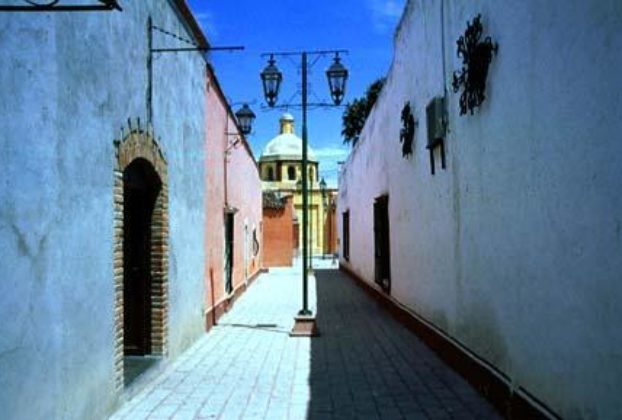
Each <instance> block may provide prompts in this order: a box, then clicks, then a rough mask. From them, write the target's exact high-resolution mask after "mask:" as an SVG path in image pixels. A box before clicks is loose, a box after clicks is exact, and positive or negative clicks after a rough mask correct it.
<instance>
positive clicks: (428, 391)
mask: <svg viewBox="0 0 622 420" xmlns="http://www.w3.org/2000/svg"><path fill="white" fill-rule="evenodd" d="M318 262H319V264H318V263H314V265H315V266H316V268H317V266H318V265H320V266H322V265H323V266H324V267H327V266H329V264H327V263H328V260H327V261H326V263H324V264H322V262H321V261H318ZM315 276H316V279H315V280H314V279H313V277H311V279H310V280H311V283H310V299H311V306H312V309H314V312H316V313H317V322H318V328H319V330H320V334H321V336H319V337H316V338H312V339H310V338H291V337H289V332H290V330H291V328H292V325H293V316H294V314H295V313H296V312H297V310H298V309H299V308H298V305H299V299H297V297H299V296H300V294H301V288H300V264H297V265H295V266H294V267H293V268H280V269H279V268H277V269H271V270H270V272H269V273H268V274H264V275H262V276H260V277H259V279H258V280H257V281H256V283H254V284H253V285H252V286H251V287H250V288H249V290H248V292H247V293H246V294H245V295H244V296H243V297H242V298H241V299H240V300H239V301H238V302H237V303H236V305H235V306H234V307H233V309H232V310H231V311H230V312H228V313H227V314H225V315H224V316H223V317H222V318H221V319H220V321H219V322H218V325H216V326H215V327H214V328H213V330H212V331H211V332H210V333H209V334H207V335H205V336H204V337H203V338H201V339H200V340H199V341H198V342H197V343H196V344H195V345H194V346H192V347H191V348H190V349H189V350H188V351H187V352H185V353H184V354H183V355H182V356H180V357H179V358H178V359H177V361H176V362H175V363H173V364H172V365H171V366H170V367H169V368H168V369H166V370H165V371H164V372H163V373H162V374H161V375H160V376H159V377H157V379H155V380H153V381H151V383H150V384H149V385H147V386H146V387H144V388H143V389H142V391H141V392H139V393H138V394H137V395H135V396H134V397H133V398H131V399H130V400H129V401H127V402H126V403H125V404H124V405H123V406H122V407H121V408H120V409H119V410H118V411H117V412H116V413H115V414H114V415H113V417H112V419H114V420H117V419H118V420H120V419H142V418H150V419H164V418H167V419H168V418H171V419H193V418H221V419H237V418H245V419H284V418H289V419H305V418H306V419H331V418H362V419H406V418H407V419H428V418H429V419H442V418H460V419H467V418H476V419H486V418H497V414H496V412H495V411H494V409H493V408H492V407H491V406H490V405H489V404H488V403H487V402H486V401H485V400H484V399H483V398H482V397H481V396H480V395H479V394H477V393H476V391H475V390H473V389H472V388H471V387H470V386H469V385H468V384H467V383H466V382H465V381H464V380H463V379H462V378H461V377H460V376H458V375H457V374H456V373H454V372H453V371H452V370H451V369H450V368H448V367H447V366H446V365H444V364H443V362H442V361H440V360H439V359H438V357H437V356H435V355H434V354H433V353H432V352H431V351H430V350H429V349H428V348H427V347H426V346H425V345H424V344H423V343H422V342H421V341H420V340H419V339H418V338H417V337H416V336H415V335H414V334H412V333H411V332H410V331H409V330H407V329H406V328H405V327H403V326H402V325H401V324H400V323H398V322H397V321H396V320H394V319H393V318H392V317H391V316H390V315H389V314H388V312H386V311H385V310H384V309H383V308H381V307H380V306H379V305H378V304H376V302H375V301H373V300H372V299H371V298H370V297H369V296H368V295H367V294H366V293H365V292H364V291H363V290H362V289H360V288H359V287H358V286H356V284H355V283H354V282H353V281H352V279H350V278H349V277H348V276H347V275H346V274H344V273H343V272H340V271H338V270H336V269H334V268H320V269H316V271H315Z"/></svg>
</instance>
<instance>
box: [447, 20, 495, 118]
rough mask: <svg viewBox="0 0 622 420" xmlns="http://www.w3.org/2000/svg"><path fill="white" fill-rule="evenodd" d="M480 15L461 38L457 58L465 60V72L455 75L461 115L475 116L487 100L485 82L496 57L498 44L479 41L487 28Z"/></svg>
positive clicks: (490, 41)
mask: <svg viewBox="0 0 622 420" xmlns="http://www.w3.org/2000/svg"><path fill="white" fill-rule="evenodd" d="M481 17H482V16H481V15H477V16H476V17H475V18H474V19H473V22H472V23H469V22H467V28H466V31H464V35H463V36H461V37H460V38H458V41H457V42H456V44H457V45H458V51H457V55H458V57H462V69H461V70H460V71H455V72H454V77H453V82H452V87H453V90H454V93H456V92H458V91H459V90H460V88H461V87H462V94H461V95H460V115H464V114H466V113H467V111H468V112H470V113H471V115H473V111H474V110H475V108H477V107H478V106H480V105H481V104H482V102H484V100H485V99H486V95H485V91H486V78H487V77H488V67H489V66H490V62H491V61H492V55H493V53H494V54H495V55H496V54H497V51H498V49H499V44H497V43H496V42H495V43H493V42H492V39H491V38H490V37H489V36H487V37H486V38H485V39H484V40H483V41H480V39H481V37H482V33H483V31H484V28H483V27H482V23H481Z"/></svg>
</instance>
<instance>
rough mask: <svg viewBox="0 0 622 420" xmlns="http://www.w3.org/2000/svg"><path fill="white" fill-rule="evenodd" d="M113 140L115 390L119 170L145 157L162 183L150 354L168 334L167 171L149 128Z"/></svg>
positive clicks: (119, 346) (159, 350) (154, 232)
mask: <svg viewBox="0 0 622 420" xmlns="http://www.w3.org/2000/svg"><path fill="white" fill-rule="evenodd" d="M128 124H129V128H130V130H129V132H123V131H122V132H121V138H120V139H119V140H115V141H114V145H115V158H116V159H115V166H114V186H113V206H114V237H113V256H114V262H113V266H114V274H113V277H114V278H113V281H114V297H115V300H114V315H113V316H114V339H115V343H114V371H115V387H116V389H117V391H121V389H123V386H124V383H123V377H124V375H123V373H124V372H123V356H124V353H123V308H124V307H123V305H124V302H123V232H124V231H123V211H124V201H125V200H124V196H123V194H124V193H123V171H124V170H125V168H127V167H128V166H129V165H130V164H131V163H132V162H133V161H134V160H136V159H138V158H142V159H145V160H146V161H148V162H149V163H150V164H151V165H152V166H153V168H154V170H155V172H156V173H157V174H158V177H159V178H160V181H161V183H162V186H161V189H160V192H159V194H158V197H157V198H156V203H155V206H154V210H153V215H152V221H151V323H152V325H151V354H153V355H159V356H165V355H166V352H167V336H168V243H169V242H168V239H169V223H168V172H167V164H166V160H165V159H164V155H163V153H162V150H161V149H160V146H159V144H158V142H157V141H156V139H155V138H154V136H153V134H152V133H151V130H149V131H148V132H146V131H144V130H142V129H141V128H140V123H138V122H137V126H138V127H137V128H132V125H131V122H130V121H129V120H128Z"/></svg>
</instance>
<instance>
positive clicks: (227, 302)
mask: <svg viewBox="0 0 622 420" xmlns="http://www.w3.org/2000/svg"><path fill="white" fill-rule="evenodd" d="M267 272H268V270H267V269H265V268H261V269H259V270H257V271H256V272H255V273H254V274H253V275H252V276H250V277H249V278H248V281H247V282H246V283H241V284H239V285H238V286H237V287H236V288H235V289H234V290H233V292H232V293H231V294H230V295H229V296H227V297H225V298H224V299H222V300H221V301H220V302H218V303H217V304H216V305H214V306H213V307H211V308H210V309H208V310H207V311H205V331H208V332H209V330H211V329H212V327H213V326H214V325H217V323H218V320H219V319H220V317H222V316H223V315H224V314H225V313H226V312H229V310H231V308H233V305H234V304H235V302H236V301H237V300H238V299H239V298H240V296H242V295H243V294H244V292H246V290H247V289H248V288H249V287H250V286H251V285H252V284H253V283H254V282H255V280H257V278H259V276H260V275H261V274H263V273H267Z"/></svg>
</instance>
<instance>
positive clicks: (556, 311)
mask: <svg viewBox="0 0 622 420" xmlns="http://www.w3.org/2000/svg"><path fill="white" fill-rule="evenodd" d="M442 8H444V16H443V17H441V9H442ZM478 13H481V14H482V22H483V25H484V36H488V35H490V36H491V37H492V38H493V41H497V42H498V43H499V53H498V55H497V56H495V57H494V58H493V60H492V63H491V66H490V72H489V75H488V84H487V91H486V96H487V99H486V101H485V102H484V103H483V106H482V107H481V108H479V109H478V110H476V112H475V115H473V116H471V115H468V116H459V109H458V99H459V93H453V92H452V90H451V85H450V84H451V75H452V72H453V71H454V70H457V69H459V68H460V65H461V62H460V60H459V59H458V58H457V57H456V46H455V45H456V44H455V43H456V40H457V39H458V37H459V36H461V35H462V34H463V33H464V30H465V29H466V22H467V20H469V21H470V20H471V19H472V18H473V17H475V16H476V15H477V14H478ZM620 28H622V4H621V3H619V2H616V1H613V0H612V1H606V0H599V1H591V2H585V1H581V0H569V1H565V2H539V1H536V0H525V1H522V2H515V1H499V0H479V1H471V0H469V1H459V0H443V1H431V0H425V1H424V0H418V1H409V3H408V6H407V9H406V11H405V14H404V16H403V19H402V22H401V25H400V27H399V28H398V31H397V33H396V38H395V55H394V61H393V65H392V68H391V70H390V72H389V74H388V80H387V84H386V86H385V88H384V89H383V91H382V94H381V96H380V98H379V100H378V102H377V104H376V106H375V108H374V111H373V112H372V114H371V116H370V118H369V119H368V121H367V124H366V127H365V130H364V132H363V135H362V138H361V140H360V142H359V144H358V145H357V146H356V147H355V148H354V149H353V151H352V153H351V155H350V157H349V159H348V160H347V162H346V164H345V166H344V168H343V171H342V173H341V176H340V186H339V188H340V196H339V200H338V203H339V209H338V213H339V214H340V215H341V213H342V212H343V211H345V210H347V209H349V210H350V236H351V239H350V261H349V262H347V261H345V260H343V259H342V261H341V262H342V264H344V265H346V266H348V267H350V268H351V269H353V270H354V271H355V272H357V273H358V274H359V275H361V276H362V277H363V278H365V279H366V280H368V281H370V282H373V279H374V239H373V202H374V199H375V198H376V197H377V196H379V195H382V194H384V193H388V194H389V213H390V223H391V227H390V232H391V238H390V242H391V269H392V295H393V296H394V297H395V298H396V299H397V300H398V301H400V302H402V303H403V304H405V305H407V306H408V307H409V308H411V309H412V310H413V311H415V312H416V313H418V314H419V315H421V316H422V317H423V318H424V319H426V320H428V321H430V322H431V323H432V324H433V325H435V326H436V327H437V328H438V329H439V330H441V331H443V332H445V333H446V334H448V335H449V336H450V337H452V338H453V339H455V340H456V341H458V342H460V343H462V344H463V345H464V346H466V347H467V348H469V349H470V350H472V351H473V352H474V353H476V354H477V355H478V356H480V357H481V358H483V359H484V360H486V361H488V362H489V363H491V364H492V365H493V366H495V367H496V368H497V369H498V370H499V371H501V372H502V373H503V374H505V375H507V376H508V378H509V380H510V381H511V383H512V385H513V386H514V388H515V389H519V388H521V387H522V388H524V389H525V390H527V391H528V392H529V393H531V394H532V395H534V396H536V397H537V398H538V399H540V400H541V401H543V402H544V403H545V404H546V405H547V406H549V407H550V408H551V409H553V410H554V411H555V412H557V413H558V414H560V415H562V416H563V417H567V418H619V417H622V399H620V398H619V388H620V387H621V386H622V379H621V378H622V358H621V354H622V353H620V349H621V348H622V334H620V328H619V325H618V321H619V320H620V319H622V305H620V304H619V301H620V299H621V298H622V285H621V284H620V273H622V195H621V194H620V185H621V184H622V164H621V163H620V156H622V142H620V132H622V120H621V119H620V117H619V112H618V109H620V108H621V107H622V95H621V93H620V92H622V79H621V78H620V77H619V74H618V73H619V69H620V68H622V54H620V51H621V50H622V35H621V32H620ZM443 37H444V40H445V41H444V45H443V42H442V39H443ZM443 47H444V48H443ZM443 51H444V54H443ZM443 55H444V59H445V63H446V64H445V71H444V73H443ZM444 86H446V87H447V90H448V96H447V97H448V111H449V115H448V119H449V127H448V128H449V133H448V135H447V137H446V142H445V145H446V153H447V169H446V170H442V169H440V154H439V151H438V149H437V151H436V153H435V156H436V164H437V167H436V175H434V176H432V175H431V174H430V163H429V155H428V151H427V150H426V149H425V145H426V140H427V131H426V130H427V127H426V117H425V106H426V105H427V103H428V102H429V101H430V100H431V99H432V97H434V96H442V95H443V90H444ZM406 101H411V104H412V105H413V106H414V114H415V118H416V119H417V120H418V123H419V125H418V127H417V132H416V135H415V143H414V154H413V156H412V157H411V158H410V159H409V160H406V159H403V158H402V156H401V144H400V143H399V130H400V127H401V122H400V112H401V109H402V107H403V106H404V104H405V102H406ZM338 220H339V223H341V216H339V217H338ZM339 234H340V235H341V227H340V228H339ZM341 242H342V243H343V241H341Z"/></svg>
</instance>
